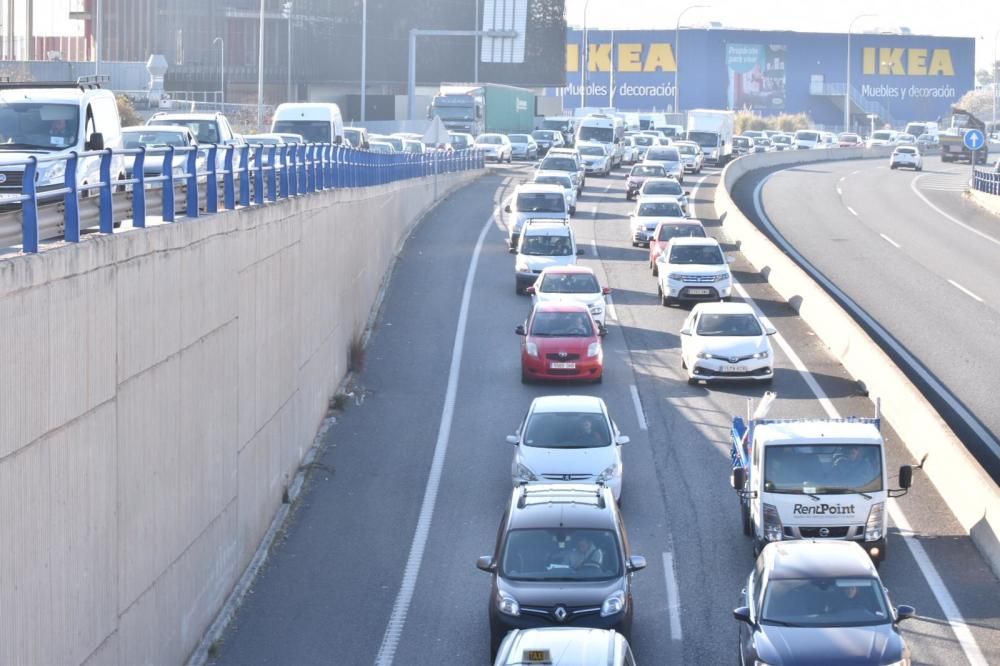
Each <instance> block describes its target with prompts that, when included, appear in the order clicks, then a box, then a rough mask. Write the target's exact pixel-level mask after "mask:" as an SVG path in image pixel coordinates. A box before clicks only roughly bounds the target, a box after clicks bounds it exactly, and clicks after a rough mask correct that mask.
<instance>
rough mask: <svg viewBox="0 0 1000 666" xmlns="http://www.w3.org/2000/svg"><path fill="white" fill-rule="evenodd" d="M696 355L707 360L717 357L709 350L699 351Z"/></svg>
mask: <svg viewBox="0 0 1000 666" xmlns="http://www.w3.org/2000/svg"><path fill="white" fill-rule="evenodd" d="M695 356H697V357H698V358H701V359H705V360H706V361H710V360H712V359H713V358H715V357H714V356H712V355H711V354H709V353H708V352H698V353H697V354H695Z"/></svg>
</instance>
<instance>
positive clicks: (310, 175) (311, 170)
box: [306, 143, 318, 193]
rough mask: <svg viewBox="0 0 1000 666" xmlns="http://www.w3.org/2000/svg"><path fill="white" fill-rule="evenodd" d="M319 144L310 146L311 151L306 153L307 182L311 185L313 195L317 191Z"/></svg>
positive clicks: (310, 190) (310, 189)
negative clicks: (317, 150) (317, 154)
mask: <svg viewBox="0 0 1000 666" xmlns="http://www.w3.org/2000/svg"><path fill="white" fill-rule="evenodd" d="M317 147H318V146H317V144H315V143H311V144H309V150H308V151H306V180H307V182H308V185H309V192H310V193H313V192H315V191H316V148H317Z"/></svg>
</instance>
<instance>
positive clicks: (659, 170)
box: [629, 164, 667, 178]
mask: <svg viewBox="0 0 1000 666" xmlns="http://www.w3.org/2000/svg"><path fill="white" fill-rule="evenodd" d="M666 175H667V172H666V170H665V169H664V168H663V167H662V166H660V165H659V164H655V165H648V166H647V165H638V166H634V167H632V173H630V174H629V176H639V177H641V178H657V177H659V178H665V177H666Z"/></svg>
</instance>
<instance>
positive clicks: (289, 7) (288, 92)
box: [284, 0, 294, 102]
mask: <svg viewBox="0 0 1000 666" xmlns="http://www.w3.org/2000/svg"><path fill="white" fill-rule="evenodd" d="M292 6H293V4H292V2H291V1H290V0H289V2H286V3H285V5H284V9H285V11H286V12H287V14H286V17H285V18H287V19H288V89H287V90H286V92H285V101H286V102H292V101H294V100H293V99H292Z"/></svg>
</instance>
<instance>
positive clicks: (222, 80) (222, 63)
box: [212, 37, 226, 112]
mask: <svg viewBox="0 0 1000 666" xmlns="http://www.w3.org/2000/svg"><path fill="white" fill-rule="evenodd" d="M216 43H218V44H219V49H220V51H219V90H220V91H221V92H222V111H223V112H225V110H226V40H224V39H223V38H222V37H216V38H215V39H213V40H212V46H215V44H216Z"/></svg>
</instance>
